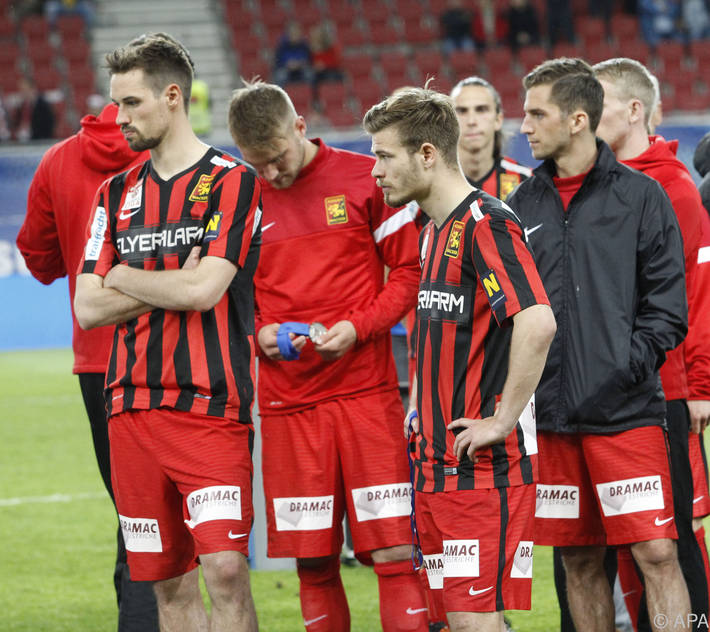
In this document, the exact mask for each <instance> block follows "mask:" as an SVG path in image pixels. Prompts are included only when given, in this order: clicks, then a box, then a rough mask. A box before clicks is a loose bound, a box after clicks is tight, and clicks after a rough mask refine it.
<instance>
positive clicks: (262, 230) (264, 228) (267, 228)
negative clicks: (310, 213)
mask: <svg viewBox="0 0 710 632" xmlns="http://www.w3.org/2000/svg"><path fill="white" fill-rule="evenodd" d="M275 223H276V222H269V223H268V224H267V225H266V226H262V227H261V232H262V233H263V232H264V231H265V230H269V228H271V227H272V226H273V225H274V224H275ZM326 616H328V615H326Z"/></svg>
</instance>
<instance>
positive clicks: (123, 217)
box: [118, 208, 140, 219]
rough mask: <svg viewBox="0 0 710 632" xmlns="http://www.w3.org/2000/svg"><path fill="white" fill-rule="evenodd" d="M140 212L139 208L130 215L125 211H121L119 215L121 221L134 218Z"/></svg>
mask: <svg viewBox="0 0 710 632" xmlns="http://www.w3.org/2000/svg"><path fill="white" fill-rule="evenodd" d="M138 211H140V209H139V208H137V209H136V210H135V211H131V212H130V213H125V212H124V211H121V212H120V213H119V215H118V217H119V218H120V219H128V218H129V217H133V216H134V215H135V214H136V213H138Z"/></svg>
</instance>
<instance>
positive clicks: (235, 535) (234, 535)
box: [227, 530, 249, 540]
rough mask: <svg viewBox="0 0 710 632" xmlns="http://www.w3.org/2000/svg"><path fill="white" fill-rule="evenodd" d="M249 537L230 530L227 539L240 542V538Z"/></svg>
mask: <svg viewBox="0 0 710 632" xmlns="http://www.w3.org/2000/svg"><path fill="white" fill-rule="evenodd" d="M248 535H249V534H248V533H232V531H231V530H230V531H229V533H228V534H227V537H228V538H229V539H230V540H238V539H239V538H245V537H246V536H248Z"/></svg>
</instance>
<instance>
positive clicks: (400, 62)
mask: <svg viewBox="0 0 710 632" xmlns="http://www.w3.org/2000/svg"><path fill="white" fill-rule="evenodd" d="M375 41H378V40H375ZM380 65H381V66H382V69H383V70H384V71H385V74H386V75H389V74H390V73H397V72H400V73H401V72H406V71H407V69H408V68H409V57H408V56H407V55H405V54H404V53H403V52H401V51H384V52H383V53H382V55H381V56H380Z"/></svg>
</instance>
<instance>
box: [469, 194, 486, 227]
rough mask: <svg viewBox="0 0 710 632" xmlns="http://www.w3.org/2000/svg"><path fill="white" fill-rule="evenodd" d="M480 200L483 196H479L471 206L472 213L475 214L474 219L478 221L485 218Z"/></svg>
mask: <svg viewBox="0 0 710 632" xmlns="http://www.w3.org/2000/svg"><path fill="white" fill-rule="evenodd" d="M480 201H481V198H478V199H476V200H474V201H473V202H471V206H469V208H470V209H471V215H472V216H473V219H475V220H476V221H477V222H480V221H481V220H482V219H483V213H481V207H480Z"/></svg>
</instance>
